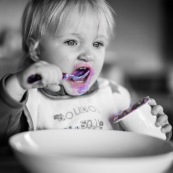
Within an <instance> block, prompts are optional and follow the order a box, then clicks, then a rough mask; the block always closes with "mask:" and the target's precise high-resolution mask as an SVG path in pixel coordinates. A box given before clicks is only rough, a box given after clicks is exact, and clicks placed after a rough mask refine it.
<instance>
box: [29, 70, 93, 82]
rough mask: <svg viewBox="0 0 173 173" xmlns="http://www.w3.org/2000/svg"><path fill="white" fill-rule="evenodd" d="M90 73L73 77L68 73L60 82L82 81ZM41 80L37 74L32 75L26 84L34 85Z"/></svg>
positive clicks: (64, 74)
mask: <svg viewBox="0 0 173 173" xmlns="http://www.w3.org/2000/svg"><path fill="white" fill-rule="evenodd" d="M89 73H90V71H87V72H86V73H85V74H83V75H81V76H75V75H72V74H68V73H63V77H62V80H69V79H72V80H74V81H79V80H81V79H84V78H85V77H87V76H88V74H89ZM41 79H42V77H41V75H39V74H34V75H31V76H29V77H28V83H30V84H31V83H34V82H37V81H40V80H41Z"/></svg>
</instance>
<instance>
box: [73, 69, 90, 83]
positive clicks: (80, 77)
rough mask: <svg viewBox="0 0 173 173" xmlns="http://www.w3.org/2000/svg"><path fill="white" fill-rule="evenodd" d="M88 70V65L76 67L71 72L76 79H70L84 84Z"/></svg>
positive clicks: (88, 74)
mask: <svg viewBox="0 0 173 173" xmlns="http://www.w3.org/2000/svg"><path fill="white" fill-rule="evenodd" d="M90 71H91V70H90V68H89V67H78V68H77V69H75V71H73V73H72V74H73V75H74V76H76V79H75V78H71V81H72V82H74V83H78V84H85V83H86V82H87V79H88V78H89V76H90Z"/></svg>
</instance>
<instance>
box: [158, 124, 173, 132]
mask: <svg viewBox="0 0 173 173" xmlns="http://www.w3.org/2000/svg"><path fill="white" fill-rule="evenodd" d="M171 130H172V126H171V125H170V124H166V125H165V126H164V127H162V128H161V131H162V132H163V133H168V132H170V131H171Z"/></svg>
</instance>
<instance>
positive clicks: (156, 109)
mask: <svg viewBox="0 0 173 173" xmlns="http://www.w3.org/2000/svg"><path fill="white" fill-rule="evenodd" d="M151 113H152V114H153V115H157V114H164V112H163V107H162V106H160V105H155V106H153V107H152V110H151Z"/></svg>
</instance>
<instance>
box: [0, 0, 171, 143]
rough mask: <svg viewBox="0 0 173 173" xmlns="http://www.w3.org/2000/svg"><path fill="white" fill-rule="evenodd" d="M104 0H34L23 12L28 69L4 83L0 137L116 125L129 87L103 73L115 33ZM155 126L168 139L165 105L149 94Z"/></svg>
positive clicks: (1, 84) (0, 86)
mask: <svg viewBox="0 0 173 173" xmlns="http://www.w3.org/2000/svg"><path fill="white" fill-rule="evenodd" d="M112 12H113V10H112V9H111V7H110V6H109V5H108V4H107V3H106V1H105V0H30V1H29V2H28V4H27V6H26V8H25V11H24V13H23V19H22V21H23V23H22V24H23V25H22V38H23V50H24V51H25V57H24V61H25V68H24V69H22V70H21V71H19V72H18V73H16V74H8V75H6V76H4V77H3V78H2V79H1V82H0V115H1V116H0V142H1V145H3V144H5V143H6V142H7V141H8V138H9V137H10V136H11V135H13V134H15V133H19V132H22V131H27V130H39V129H62V128H63V129H69V128H70V129H115V130H123V129H122V128H121V126H119V124H113V123H112V121H113V114H116V113H119V112H121V111H123V110H125V109H127V108H128V107H129V106H130V105H131V98H130V94H129V92H128V91H127V90H126V89H125V88H123V87H122V86H120V85H118V84H114V83H113V82H110V81H108V80H106V79H101V78H99V75H100V72H101V69H102V66H103V63H104V59H105V51H106V48H107V46H108V44H109V41H110V38H111V36H112V33H113V27H114V20H113V15H112ZM150 104H151V106H152V112H153V115H155V116H157V117H158V118H157V120H156V126H162V132H163V133H166V134H167V139H170V135H171V125H170V124H169V122H168V120H167V119H168V117H167V115H165V114H164V112H163V108H162V107H161V106H159V105H157V104H156V102H155V101H154V100H153V99H151V102H150Z"/></svg>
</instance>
